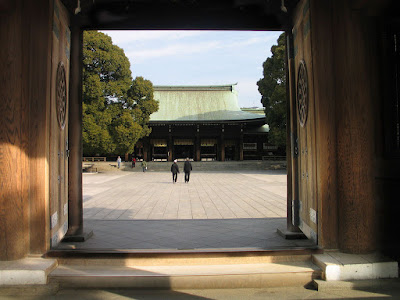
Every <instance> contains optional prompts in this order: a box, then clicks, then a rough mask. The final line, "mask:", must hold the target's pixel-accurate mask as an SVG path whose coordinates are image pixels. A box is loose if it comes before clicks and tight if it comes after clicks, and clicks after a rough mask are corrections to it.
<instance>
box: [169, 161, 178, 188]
mask: <svg viewBox="0 0 400 300" xmlns="http://www.w3.org/2000/svg"><path fill="white" fill-rule="evenodd" d="M177 162H178V161H177V160H176V159H175V160H174V163H173V164H172V166H171V172H172V183H175V182H176V180H177V179H178V173H179V166H178V164H177Z"/></svg>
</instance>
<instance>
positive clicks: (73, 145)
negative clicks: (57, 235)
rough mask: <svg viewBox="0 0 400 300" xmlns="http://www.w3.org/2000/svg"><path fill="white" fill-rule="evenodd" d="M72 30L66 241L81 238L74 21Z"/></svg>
mask: <svg viewBox="0 0 400 300" xmlns="http://www.w3.org/2000/svg"><path fill="white" fill-rule="evenodd" d="M72 24H74V25H73V26H72V27H71V63H70V74H71V76H70V77H71V78H70V85H69V86H70V90H69V132H68V141H69V150H70V155H69V160H68V227H69V228H68V232H67V237H71V238H72V237H77V236H82V235H83V198H82V156H83V148H82V57H83V54H82V43H83V32H82V31H81V29H80V28H79V25H78V24H79V23H78V21H77V20H73V22H72Z"/></svg>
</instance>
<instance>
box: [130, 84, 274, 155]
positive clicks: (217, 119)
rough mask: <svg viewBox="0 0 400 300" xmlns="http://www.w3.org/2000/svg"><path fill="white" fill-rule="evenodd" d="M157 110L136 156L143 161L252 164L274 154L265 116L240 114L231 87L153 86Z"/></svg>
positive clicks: (235, 96) (248, 113) (234, 91)
mask: <svg viewBox="0 0 400 300" xmlns="http://www.w3.org/2000/svg"><path fill="white" fill-rule="evenodd" d="M154 98H155V99H156V100H157V101H159V110H158V111H157V112H155V113H153V114H152V115H151V116H150V123H149V126H150V127H151V129H152V132H151V134H150V136H149V137H147V138H144V139H143V140H141V141H139V143H138V145H137V148H136V151H135V152H136V153H135V154H136V155H137V156H138V157H139V158H143V159H145V160H155V161H167V160H168V161H172V160H174V159H178V160H180V159H185V158H186V157H189V158H190V159H193V160H195V161H206V160H219V161H225V160H251V159H253V160H254V159H262V158H263V157H266V156H268V155H271V154H273V152H271V149H272V148H274V147H273V146H272V145H269V144H268V131H269V127H268V125H267V124H265V115H264V114H262V115H261V114H255V113H251V112H245V111H242V110H241V109H240V108H239V105H238V93H237V91H236V90H235V84H229V85H210V86H155V87H154Z"/></svg>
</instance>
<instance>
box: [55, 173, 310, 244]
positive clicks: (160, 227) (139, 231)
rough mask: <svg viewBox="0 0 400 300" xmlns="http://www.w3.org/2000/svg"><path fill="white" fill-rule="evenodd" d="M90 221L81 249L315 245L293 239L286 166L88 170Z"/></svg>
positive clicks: (86, 213)
mask: <svg viewBox="0 0 400 300" xmlns="http://www.w3.org/2000/svg"><path fill="white" fill-rule="evenodd" d="M83 199H84V204H83V209H84V226H85V228H89V229H91V230H93V232H94V236H93V237H92V238H90V239H89V240H87V241H86V242H85V243H75V244H73V243H61V244H60V246H59V248H73V249H206V248H258V249H282V248H283V249H285V248H293V247H308V246H312V243H311V242H310V241H308V240H285V239H283V238H282V237H280V236H279V235H278V234H277V233H276V229H277V228H285V227H286V206H287V201H286V174H285V172H284V171H253V172H251V171H244V172H228V171H224V172H192V174H191V177H190V182H189V183H185V182H184V174H179V175H178V181H177V182H176V183H173V182H172V176H171V173H169V172H146V173H143V172H136V173H131V172H129V173H128V172H124V173H122V172H121V173H103V174H101V173H99V174H84V176H83Z"/></svg>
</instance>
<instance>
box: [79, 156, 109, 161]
mask: <svg viewBox="0 0 400 300" xmlns="http://www.w3.org/2000/svg"><path fill="white" fill-rule="evenodd" d="M106 159H107V157H100V156H95V157H84V158H83V161H106Z"/></svg>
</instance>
